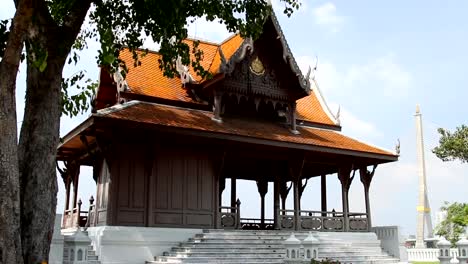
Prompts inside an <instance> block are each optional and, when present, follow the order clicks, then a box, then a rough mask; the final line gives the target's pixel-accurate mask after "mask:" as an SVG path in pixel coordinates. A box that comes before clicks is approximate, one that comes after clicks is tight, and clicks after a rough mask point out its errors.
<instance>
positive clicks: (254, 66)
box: [250, 56, 265, 75]
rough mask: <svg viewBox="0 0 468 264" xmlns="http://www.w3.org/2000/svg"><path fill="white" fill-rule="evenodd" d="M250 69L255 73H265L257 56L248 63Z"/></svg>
mask: <svg viewBox="0 0 468 264" xmlns="http://www.w3.org/2000/svg"><path fill="white" fill-rule="evenodd" d="M250 71H251V72H252V73H254V74H256V75H263V74H264V73H265V67H263V63H262V62H261V61H260V59H259V58H258V56H257V57H255V59H254V60H253V61H252V62H251V63H250Z"/></svg>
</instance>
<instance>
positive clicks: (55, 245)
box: [49, 214, 64, 264]
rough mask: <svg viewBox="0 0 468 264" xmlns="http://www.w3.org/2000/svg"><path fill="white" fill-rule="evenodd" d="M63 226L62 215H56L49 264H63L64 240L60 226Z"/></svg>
mask: <svg viewBox="0 0 468 264" xmlns="http://www.w3.org/2000/svg"><path fill="white" fill-rule="evenodd" d="M61 224H62V215H61V214H57V215H55V225H54V235H53V236H52V242H51V244H50V251H49V264H61V263H63V244H64V238H63V235H62V234H61V233H60V225H61Z"/></svg>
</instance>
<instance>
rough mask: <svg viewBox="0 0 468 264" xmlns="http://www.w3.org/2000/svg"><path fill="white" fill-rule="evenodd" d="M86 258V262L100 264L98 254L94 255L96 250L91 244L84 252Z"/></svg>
mask: <svg viewBox="0 0 468 264" xmlns="http://www.w3.org/2000/svg"><path fill="white" fill-rule="evenodd" d="M86 259H87V260H88V264H101V261H99V257H98V255H96V251H95V250H94V248H93V246H91V245H89V246H88V252H87V253H86Z"/></svg>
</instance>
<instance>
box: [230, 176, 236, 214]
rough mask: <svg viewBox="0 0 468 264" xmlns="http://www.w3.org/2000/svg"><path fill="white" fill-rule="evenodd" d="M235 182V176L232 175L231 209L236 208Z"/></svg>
mask: <svg viewBox="0 0 468 264" xmlns="http://www.w3.org/2000/svg"><path fill="white" fill-rule="evenodd" d="M236 182H237V179H236V176H235V175H233V176H232V177H231V207H236V204H237V194H236V192H237V190H236V189H237V186H236Z"/></svg>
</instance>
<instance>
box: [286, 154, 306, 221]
mask: <svg viewBox="0 0 468 264" xmlns="http://www.w3.org/2000/svg"><path fill="white" fill-rule="evenodd" d="M304 163H305V158H304V157H302V158H301V159H300V160H293V161H291V162H290V164H289V172H290V174H291V178H292V180H293V189H294V229H295V230H299V229H300V216H301V215H300V204H299V203H300V201H299V198H300V194H299V192H300V190H299V188H300V186H299V185H300V184H301V182H300V181H301V176H302V169H303V168H304Z"/></svg>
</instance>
